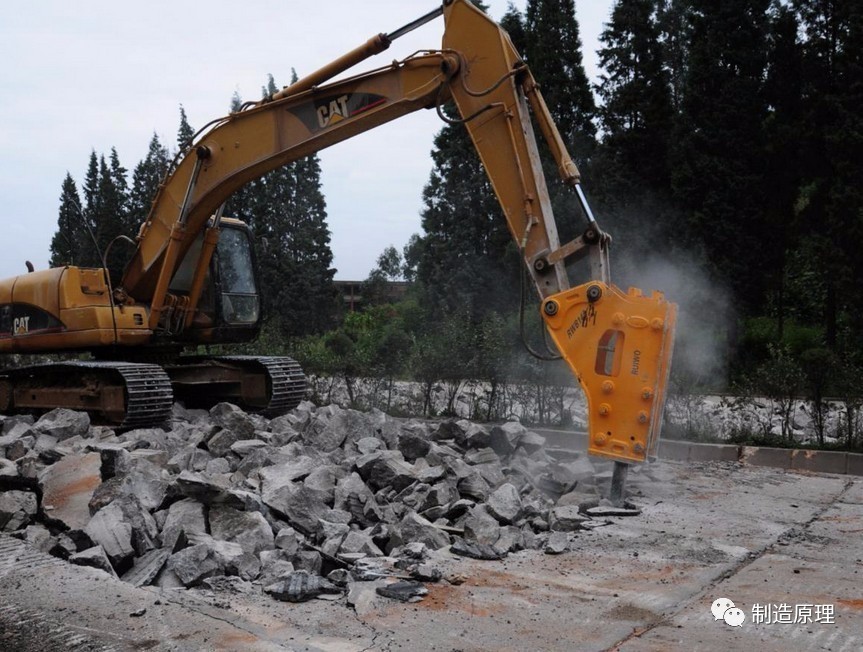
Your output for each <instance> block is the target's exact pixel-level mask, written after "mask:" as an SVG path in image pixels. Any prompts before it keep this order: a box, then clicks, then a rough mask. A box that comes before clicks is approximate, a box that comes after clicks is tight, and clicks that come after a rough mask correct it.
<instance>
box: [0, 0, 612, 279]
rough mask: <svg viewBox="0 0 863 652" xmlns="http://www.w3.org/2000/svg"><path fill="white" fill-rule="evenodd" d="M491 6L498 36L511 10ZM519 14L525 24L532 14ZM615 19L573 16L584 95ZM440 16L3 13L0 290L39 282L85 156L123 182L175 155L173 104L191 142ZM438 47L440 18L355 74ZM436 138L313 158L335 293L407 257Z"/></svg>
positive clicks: (90, 9) (314, 9)
mask: <svg viewBox="0 0 863 652" xmlns="http://www.w3.org/2000/svg"><path fill="white" fill-rule="evenodd" d="M486 2H487V4H488V5H489V15H491V17H492V18H494V19H495V20H499V19H500V18H501V16H503V14H504V13H505V11H506V8H507V4H508V0H486ZM513 4H514V5H515V6H516V7H518V8H519V9H520V10H522V11H523V10H524V8H525V5H526V0H516V1H514V2H513ZM611 5H612V0H577V1H576V13H577V18H578V21H579V26H580V29H581V37H582V42H583V45H584V47H583V55H584V60H585V68H586V70H587V73H588V75H589V77H590V78H591V79H593V80H596V78H597V75H598V71H597V68H596V50H597V49H598V47H599V43H598V35H599V33H600V32H601V31H602V29H603V26H604V23H606V22H607V21H608V18H609V16H610V12H611ZM436 6H437V2H435V0H412V1H409V0H372V1H371V2H362V3H358V2H347V1H345V0H335V1H334V2H328V3H326V5H323V4H321V5H318V4H317V3H309V2H299V1H298V0H278V1H277V0H245V1H244V2H242V3H239V2H236V1H235V0H234V1H231V2H229V1H227V0H209V1H208V2H206V3H204V2H193V1H191V0H149V1H148V2H146V3H144V2H134V3H131V2H117V1H116V0H81V1H80V2H69V1H68V0H62V1H57V0H41V1H39V2H26V3H16V6H15V8H14V10H13V9H12V8H11V7H7V9H6V11H4V16H3V21H2V22H0V61H2V62H3V65H2V66H0V98H2V100H0V151H2V156H0V278H7V277H9V276H15V275H17V274H22V273H25V271H26V268H25V261H26V260H29V261H32V262H33V264H34V265H35V266H36V268H37V269H43V268H45V267H47V265H48V259H49V258H50V243H51V237H52V236H53V234H54V232H55V230H56V227H57V213H58V208H59V198H60V189H61V184H62V182H63V179H64V178H65V176H66V173H67V172H69V173H71V174H72V177H73V178H74V179H75V181H76V183H77V184H78V189H79V192H82V188H81V186H82V183H83V179H84V173H85V170H86V167H87V162H88V160H89V157H90V152H91V151H92V150H95V151H96V153H97V154H105V156H106V158H107V156H108V155H109V153H110V149H111V147H116V148H117V152H118V155H119V158H120V162H121V163H122V164H123V166H124V167H126V168H127V169H128V170H129V171H130V173H131V170H132V169H134V167H135V165H137V163H138V162H139V161H140V160H141V159H142V158H144V156H145V155H146V153H147V146H148V144H149V142H150V139H151V137H152V135H153V133H157V134H158V135H159V138H160V139H161V141H162V143H163V144H167V145H169V146H170V147H172V148H173V147H175V143H176V133H177V127H178V125H179V106H180V104H182V105H183V107H184V108H185V110H186V114H187V116H188V119H189V122H190V123H191V125H192V126H193V127H194V128H196V129H197V128H199V127H200V126H202V125H203V124H205V123H207V122H209V121H210V120H211V119H213V118H216V117H219V116H222V115H224V114H226V113H227V112H228V109H229V104H230V99H231V96H232V94H233V93H234V92H235V91H236V92H238V93H239V94H240V96H241V97H242V98H243V99H244V100H257V99H259V98H260V93H261V87H262V86H263V85H264V84H265V83H266V81H267V74H272V75H273V76H274V78H275V81H276V83H277V84H278V85H280V86H281V85H284V84H287V83H288V82H289V80H290V76H291V69H292V68H294V69H296V71H297V74H298V75H299V76H300V77H302V76H303V75H304V74H306V73H309V72H312V71H314V70H316V69H317V68H319V67H321V66H322V65H324V64H326V63H328V62H330V61H332V60H333V59H335V58H337V57H339V56H340V55H341V54H343V53H345V52H347V51H349V50H351V49H353V48H354V47H355V46H357V45H359V44H361V43H363V42H365V41H366V40H367V39H368V38H369V37H371V36H373V35H375V34H378V33H380V32H384V33H388V32H393V31H395V30H396V29H398V28H399V27H401V26H402V25H405V24H406V23H409V22H411V21H412V20H414V19H415V18H418V17H419V16H421V15H423V14H425V13H427V12H428V11H431V10H432V9H434V8H435V7H436ZM442 32H443V19H440V18H439V19H436V20H434V21H432V22H431V23H429V24H427V25H425V26H423V27H422V28H420V29H418V30H416V31H415V32H412V33H411V34H409V35H407V36H405V37H404V38H402V39H399V40H397V41H396V42H395V43H394V44H393V46H392V47H391V48H390V49H389V50H387V51H386V52H385V53H383V54H381V55H378V56H377V57H375V58H373V59H371V60H369V61H367V62H365V63H363V64H360V66H359V67H358V68H357V69H356V70H355V71H356V72H359V71H362V70H368V69H372V68H375V67H378V66H380V65H385V64H387V63H389V62H390V61H392V60H393V59H403V58H405V57H406V56H408V55H410V54H411V53H413V52H415V51H417V50H421V49H434V48H437V47H439V46H440V38H441V34H442ZM541 81H542V80H540V82H541ZM440 128H441V122H440V120H439V118H438V117H437V115H436V114H435V112H434V111H433V110H432V111H421V112H418V113H414V114H411V115H409V116H406V117H403V118H401V119H399V120H396V121H395V122H391V123H389V124H386V125H383V126H381V127H378V128H377V129H374V130H372V131H370V132H366V133H364V134H361V135H359V136H356V137H354V138H352V139H349V140H348V141H346V142H343V143H340V144H337V145H334V146H333V147H331V148H329V149H326V150H322V151H321V152H320V160H321V170H322V172H321V181H322V186H323V192H324V196H325V198H326V201H327V214H328V223H329V227H330V231H331V233H332V241H331V246H332V250H333V256H334V261H333V265H334V267H335V268H336V269H337V272H336V278H337V279H340V280H362V279H365V278H366V277H367V276H368V273H369V271H370V270H371V269H372V268H373V267H374V266H375V262H376V260H377V257H378V256H379V255H380V253H381V252H382V251H383V250H384V249H385V248H386V247H387V246H389V245H393V246H395V247H396V248H397V249H399V250H401V249H402V247H403V246H404V245H405V244H406V243H407V241H408V239H409V238H410V236H411V234H413V233H418V232H420V231H421V227H420V211H421V210H422V189H423V186H424V185H425V183H426V182H427V181H428V177H429V173H430V171H431V169H432V163H431V158H430V152H431V150H432V143H433V139H434V135H435V134H436V133H437V132H438V131H439V130H440ZM130 179H131V174H130ZM82 194H83V193H82ZM82 199H83V197H82Z"/></svg>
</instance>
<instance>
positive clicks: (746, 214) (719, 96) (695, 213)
mask: <svg viewBox="0 0 863 652" xmlns="http://www.w3.org/2000/svg"><path fill="white" fill-rule="evenodd" d="M769 4H770V2H769V0H728V1H725V2H722V3H718V2H709V3H699V4H698V6H697V7H696V8H695V9H693V11H692V16H691V23H692V42H691V47H690V49H689V53H688V64H687V70H686V79H685V87H684V96H683V98H682V106H681V116H680V120H679V122H678V124H677V126H676V133H675V137H674V151H673V157H674V162H673V168H674V169H673V171H672V183H673V190H674V193H675V195H676V199H677V201H678V202H679V204H680V206H681V208H682V209H683V211H684V212H685V215H686V222H685V223H683V224H681V225H680V226H679V228H678V229H677V237H678V238H679V239H680V240H682V241H683V242H688V244H689V245H690V246H691V247H692V248H698V247H701V248H703V251H704V252H705V255H706V257H707V261H708V263H709V266H710V268H711V270H712V272H713V273H714V274H715V276H716V277H717V278H718V279H721V280H724V281H727V282H729V283H730V284H731V287H732V290H733V292H734V295H735V297H736V300H737V301H738V302H739V305H741V306H742V307H743V308H744V311H745V312H748V313H751V312H753V311H755V310H757V309H758V307H759V306H760V305H761V304H762V301H763V299H764V295H765V287H764V286H765V278H766V269H765V267H766V262H765V260H764V259H763V258H762V257H761V255H760V249H761V246H762V245H761V243H762V242H763V241H765V239H768V238H771V237H772V234H771V233H770V232H769V229H768V228H766V225H765V221H764V219H763V215H764V211H765V201H764V192H763V187H762V186H763V176H762V175H763V169H764V159H765V148H764V134H763V124H764V119H765V116H766V104H765V101H764V94H763V80H764V75H765V68H766V51H767V46H766V38H767V9H768V6H769Z"/></svg>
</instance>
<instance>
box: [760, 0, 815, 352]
mask: <svg viewBox="0 0 863 652" xmlns="http://www.w3.org/2000/svg"><path fill="white" fill-rule="evenodd" d="M798 32H799V25H798V22H797V19H796V16H795V15H794V12H793V11H792V10H791V9H790V8H789V7H787V6H784V5H779V6H777V7H775V8H774V10H773V12H772V15H771V29H770V40H769V50H768V67H767V78H766V82H765V97H766V102H767V115H766V118H765V122H764V132H765V139H766V154H765V168H766V169H765V176H766V177H767V178H769V179H770V183H769V184H765V188H764V190H765V199H766V211H765V215H764V217H765V220H766V222H767V224H768V226H769V228H770V229H771V231H772V232H773V237H772V238H770V239H769V240H766V241H764V242H762V243H761V244H762V246H761V255H762V256H763V257H765V259H767V260H766V262H767V265H766V268H767V273H768V274H769V276H768V279H767V281H768V283H769V287H768V290H769V292H770V295H769V298H770V305H771V307H772V312H773V315H774V316H775V319H776V326H777V332H778V339H779V341H782V339H783V336H784V330H785V322H786V320H787V319H788V317H789V316H793V315H794V311H793V309H792V307H791V305H790V304H791V303H792V301H794V300H795V298H793V297H789V296H788V287H787V286H788V283H787V274H788V271H789V266H790V265H789V255H790V254H791V252H792V250H793V249H794V248H795V247H796V248H798V249H799V247H800V246H801V245H799V244H798V243H799V242H800V228H801V224H800V220H799V219H798V216H797V214H796V213H797V211H796V204H797V199H798V195H799V192H800V184H801V181H802V180H801V168H802V167H803V161H802V160H801V154H802V151H801V147H800V132H801V130H802V129H803V113H802V108H803V105H802V99H803V98H802V74H803V65H802V49H801V46H800V42H799V39H798ZM802 246H804V247H805V246H806V245H802ZM792 265H793V264H792ZM793 267H794V273H798V272H800V271H802V269H803V267H801V266H799V265H793ZM812 290H814V286H810V292H811V291H812ZM798 316H800V315H799V312H798Z"/></svg>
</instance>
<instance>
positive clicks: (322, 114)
mask: <svg viewBox="0 0 863 652" xmlns="http://www.w3.org/2000/svg"><path fill="white" fill-rule="evenodd" d="M315 110H316V112H317V114H318V126H319V127H320V128H321V129H324V128H325V127H328V126H330V125H331V124H334V123H336V122H339V121H340V120H344V119H345V118H347V117H348V116H349V115H350V113H348V96H347V95H342V96H340V97H337V98H335V99H333V100H330V101H329V102H328V103H326V104H321V105H320V106H318V107H316V109H315Z"/></svg>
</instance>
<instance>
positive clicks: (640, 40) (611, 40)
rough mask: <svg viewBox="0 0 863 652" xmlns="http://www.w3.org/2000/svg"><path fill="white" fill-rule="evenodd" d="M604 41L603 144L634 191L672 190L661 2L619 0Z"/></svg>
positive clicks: (601, 89)
mask: <svg viewBox="0 0 863 652" xmlns="http://www.w3.org/2000/svg"><path fill="white" fill-rule="evenodd" d="M600 40H601V41H602V43H603V47H602V49H601V50H600V51H599V63H600V66H601V67H602V68H603V69H604V71H605V73H604V74H603V75H602V77H601V80H602V81H601V83H600V85H599V87H598V91H599V96H600V97H601V98H602V101H603V104H602V107H601V109H600V110H599V116H600V123H601V125H602V128H603V131H604V134H605V135H604V139H603V144H604V145H605V146H606V147H607V148H608V149H609V150H610V151H611V155H612V156H613V157H614V160H615V163H616V164H617V165H618V166H619V167H620V168H621V169H620V174H621V175H622V176H623V178H624V180H625V183H626V184H627V185H629V186H632V185H636V186H641V187H648V188H662V189H665V188H667V187H668V186H669V162H668V147H669V143H670V140H671V138H670V135H671V126H672V122H673V114H672V108H671V97H670V92H669V79H668V75H667V72H666V70H665V68H664V65H663V50H662V47H661V44H660V31H659V25H658V23H657V20H656V0H618V2H616V3H615V5H614V8H613V10H612V14H611V22H610V23H609V24H608V25H607V26H606V29H605V31H604V32H603V33H602V35H601V37H600Z"/></svg>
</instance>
